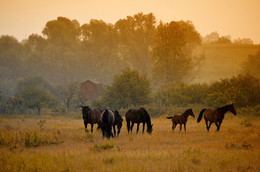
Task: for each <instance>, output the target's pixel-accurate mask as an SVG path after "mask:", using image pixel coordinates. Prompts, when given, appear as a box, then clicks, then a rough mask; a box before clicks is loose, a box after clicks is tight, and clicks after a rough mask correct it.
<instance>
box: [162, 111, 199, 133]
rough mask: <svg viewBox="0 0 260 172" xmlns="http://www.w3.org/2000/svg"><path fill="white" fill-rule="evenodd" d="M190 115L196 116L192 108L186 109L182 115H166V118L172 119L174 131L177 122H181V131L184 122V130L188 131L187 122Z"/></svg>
mask: <svg viewBox="0 0 260 172" xmlns="http://www.w3.org/2000/svg"><path fill="white" fill-rule="evenodd" d="M189 116H192V117H193V118H194V117H195V115H194V113H193V111H192V109H188V110H186V111H185V112H184V113H183V114H182V115H174V116H170V117H166V118H167V119H172V131H173V130H174V129H175V127H176V126H177V124H180V131H181V129H182V124H183V125H184V130H185V132H186V123H187V120H188V117H189ZM180 131H179V132H180Z"/></svg>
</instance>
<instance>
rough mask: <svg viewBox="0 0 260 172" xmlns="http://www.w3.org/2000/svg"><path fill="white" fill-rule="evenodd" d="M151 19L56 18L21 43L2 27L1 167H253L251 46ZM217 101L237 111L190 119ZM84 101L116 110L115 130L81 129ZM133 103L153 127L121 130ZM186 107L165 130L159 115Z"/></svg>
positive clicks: (256, 85)
mask: <svg viewBox="0 0 260 172" xmlns="http://www.w3.org/2000/svg"><path fill="white" fill-rule="evenodd" d="M159 20H160V19H158V18H156V17H155V15H154V14H153V13H147V14H146V13H142V12H140V13H137V14H133V15H132V16H126V17H125V18H121V19H119V20H117V21H116V22H114V23H107V22H105V21H103V20H101V19H91V20H90V21H89V22H87V23H84V24H80V23H79V22H78V21H77V19H70V18H67V17H61V16H59V17H57V18H55V19H52V20H49V21H46V24H45V26H44V27H43V28H42V34H34V33H32V34H31V35H29V36H28V38H26V39H23V40H22V41H18V39H17V38H15V37H14V36H11V35H1V36H0V155H1V156H0V171H158V170H161V171H260V166H259V164H260V160H259V157H260V151H259V150H260V149H259V148H260V147H259V146H260V145H259V143H260V122H259V121H260V118H259V117H260V81H259V79H260V45H258V44H254V42H253V40H252V39H253V38H242V37H240V38H231V36H229V35H220V34H219V33H218V32H216V31H212V32H211V33H209V34H207V35H205V36H202V35H201V33H200V30H197V28H196V27H195V26H194V24H193V23H192V21H184V20H180V21H174V20H173V21H170V22H164V21H162V20H161V21H160V22H159ZM230 34H232V33H230ZM226 105H232V106H233V105H234V108H235V109H236V110H235V113H234V110H233V111H232V110H230V109H227V111H228V112H227V111H225V113H226V112H227V113H226V115H225V119H224V120H223V119H221V122H213V123H212V126H211V128H210V131H207V130H209V128H208V124H207V122H206V125H207V126H206V127H205V122H204V118H205V120H206V117H205V115H204V117H203V118H202V122H200V123H197V118H198V116H199V115H200V116H201V115H202V114H203V112H204V111H205V109H204V108H209V107H211V108H220V107H221V110H219V109H218V110H217V112H220V111H221V113H222V112H223V107H226ZM83 106H89V107H88V108H91V109H94V108H99V109H102V110H103V109H105V108H108V109H113V110H118V111H119V113H120V114H121V115H122V117H123V120H124V121H123V127H122V130H121V134H120V135H119V137H114V138H111V139H103V136H102V134H101V133H102V132H101V131H100V130H96V127H97V124H94V132H93V133H90V124H89V126H88V127H86V123H84V122H83V119H82V116H83V118H84V120H86V117H85V116H84V112H83V110H82V111H81V108H82V109H83ZM140 107H143V108H144V109H146V111H147V112H148V114H149V116H150V117H151V122H152V124H153V125H154V127H153V132H152V134H151V135H150V134H148V133H146V132H145V133H142V132H141V131H139V133H138V134H136V127H137V126H136V124H135V125H134V129H133V132H132V133H128V132H127V126H126V124H127V123H126V118H125V114H126V112H127V111H128V110H129V109H138V108H140ZM187 109H192V110H193V112H194V115H195V118H192V117H188V122H187V131H186V132H185V131H183V130H182V131H180V132H179V127H180V126H179V125H177V127H176V128H175V130H174V131H172V123H171V120H168V119H166V117H169V116H173V115H176V114H184V112H185V110H187ZM202 109H204V111H203V110H202ZM225 110H226V109H225ZM217 112H216V113H217ZM230 112H232V113H233V114H234V115H233V114H232V113H230ZM225 113H224V114H225ZM224 114H223V118H224ZM88 118H89V117H88ZM222 120H223V123H222ZM211 122H212V121H211ZM211 122H210V125H211ZM221 123H222V125H221ZM84 124H85V127H86V128H85V127H84ZM102 125H103V124H102ZM147 125H148V124H147ZM150 125H151V124H150ZM220 125H221V129H220V131H215V130H216V129H219V127H220ZM102 127H103V126H102ZM102 127H101V128H102ZM184 127H185V130H186V125H185V126H184ZM141 128H142V123H141V124H140V130H142V129H141ZM173 128H174V127H173ZM102 130H103V128H102ZM85 131H86V132H85ZM145 131H146V130H145Z"/></svg>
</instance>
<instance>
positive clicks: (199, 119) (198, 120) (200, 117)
mask: <svg viewBox="0 0 260 172" xmlns="http://www.w3.org/2000/svg"><path fill="white" fill-rule="evenodd" d="M205 110H206V109H202V110H201V111H200V115H199V117H198V119H197V122H198V123H199V122H200V121H201V119H202V116H203V113H204V111H205Z"/></svg>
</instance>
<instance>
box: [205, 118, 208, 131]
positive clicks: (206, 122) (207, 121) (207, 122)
mask: <svg viewBox="0 0 260 172" xmlns="http://www.w3.org/2000/svg"><path fill="white" fill-rule="evenodd" d="M205 123H206V128H207V130H208V131H209V127H208V121H206V120H205Z"/></svg>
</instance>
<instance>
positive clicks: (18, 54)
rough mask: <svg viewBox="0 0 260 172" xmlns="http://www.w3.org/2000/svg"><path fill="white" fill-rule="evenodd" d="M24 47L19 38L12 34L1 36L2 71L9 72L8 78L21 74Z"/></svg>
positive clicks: (0, 67) (0, 59) (0, 57)
mask: <svg viewBox="0 0 260 172" xmlns="http://www.w3.org/2000/svg"><path fill="white" fill-rule="evenodd" d="M22 58H23V49H22V45H21V44H20V43H19V42H18V40H17V39H16V38H14V37H12V36H7V35H4V36H1V37H0V71H1V73H2V72H6V73H5V74H7V73H8V76H7V77H8V79H13V80H14V79H16V78H17V77H18V76H21V74H20V69H21V66H22Z"/></svg>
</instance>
